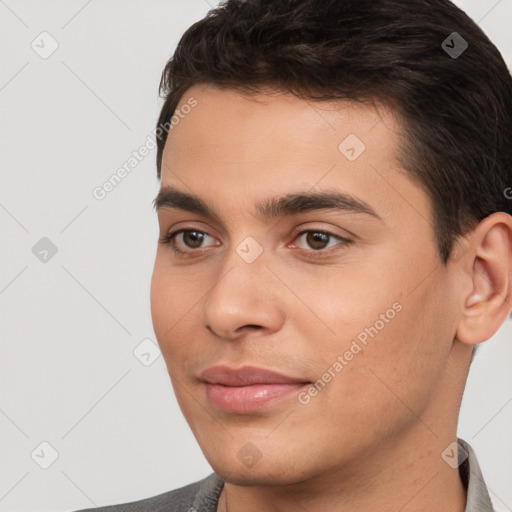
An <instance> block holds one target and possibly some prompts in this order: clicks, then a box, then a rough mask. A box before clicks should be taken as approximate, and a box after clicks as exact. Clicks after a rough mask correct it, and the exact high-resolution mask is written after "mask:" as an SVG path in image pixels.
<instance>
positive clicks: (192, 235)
mask: <svg viewBox="0 0 512 512" xmlns="http://www.w3.org/2000/svg"><path fill="white" fill-rule="evenodd" d="M203 238H204V233H200V232H199V231H187V232H186V233H184V240H185V244H186V245H188V246H189V247H193V248H195V247H201V242H202V241H203Z"/></svg>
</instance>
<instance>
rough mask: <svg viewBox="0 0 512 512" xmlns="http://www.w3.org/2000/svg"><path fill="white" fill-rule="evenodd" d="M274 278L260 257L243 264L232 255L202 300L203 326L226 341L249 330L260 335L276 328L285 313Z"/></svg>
mask: <svg viewBox="0 0 512 512" xmlns="http://www.w3.org/2000/svg"><path fill="white" fill-rule="evenodd" d="M276 281H277V279H276V278H275V276H274V275H273V274H272V272H271V271H270V270H269V269H268V268H267V267H266V265H265V262H264V259H263V258H261V257H260V258H259V259H258V260H256V261H255V262H253V263H246V262H245V261H244V260H242V259H241V258H240V257H239V256H238V254H236V253H234V254H232V255H231V256H230V257H229V258H228V259H227V260H226V261H225V264H224V265H223V266H222V271H221V272H219V275H218V278H217V282H216V284H215V285H214V286H213V288H212V289H211V290H210V292H209V293H208V295H207V296H206V298H205V301H204V303H203V319H204V320H203V321H204V325H205V326H206V328H207V329H208V330H209V331H211V332H212V333H213V334H215V335H216V336H217V337H220V338H223V339H227V340H235V339H237V338H240V337H242V336H243V335H245V334H246V333H248V332H251V331H261V334H262V335H264V334H269V333H272V332H276V331H278V330H279V329H280V328H281V327H282V325H283V322H284V319H285V313H284V308H283V304H282V303H281V302H280V301H279V299H278V296H277V293H279V291H280V289H279V283H278V282H276ZM281 291H282V290H281Z"/></svg>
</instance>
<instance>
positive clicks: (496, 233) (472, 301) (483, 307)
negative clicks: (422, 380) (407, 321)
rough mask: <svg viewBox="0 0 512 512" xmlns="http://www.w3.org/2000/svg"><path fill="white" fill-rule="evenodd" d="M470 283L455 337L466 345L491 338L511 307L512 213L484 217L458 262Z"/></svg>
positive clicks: (468, 240) (470, 236) (468, 239)
mask: <svg viewBox="0 0 512 512" xmlns="http://www.w3.org/2000/svg"><path fill="white" fill-rule="evenodd" d="M458 263H459V264H460V265H461V268H464V278H463V279H464V280H467V281H470V282H467V283H466V284H467V286H464V287H465V288H466V290H470V293H467V292H465V295H464V296H463V297H462V301H463V303H462V315H461V317H460V321H459V325H458V327H457V333H456V335H455V337H456V339H457V340H459V341H460V342H462V343H464V344H466V345H477V344H478V343H482V342H483V341H486V340H488V339H489V338H491V337H492V336H494V334H495V333H496V331H497V330H498V329H499V328H500V326H501V325H502V324H503V322H504V321H505V320H506V319H507V317H508V315H509V314H510V311H511V310H512V216H510V215H508V214H507V213H505V212H496V213H493V214H492V215H489V216H488V217H486V218H485V219H484V220H482V221H481V222H480V223H479V224H478V226H477V227H476V228H475V229H474V230H473V232H472V233H471V234H470V235H469V236H468V238H467V242H466V253H465V255H464V257H463V258H462V259H461V260H460V261H459V262H458Z"/></svg>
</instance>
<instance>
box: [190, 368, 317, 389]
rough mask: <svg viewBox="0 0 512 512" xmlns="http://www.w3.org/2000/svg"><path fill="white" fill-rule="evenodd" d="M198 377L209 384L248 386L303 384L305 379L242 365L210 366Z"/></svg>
mask: <svg viewBox="0 0 512 512" xmlns="http://www.w3.org/2000/svg"><path fill="white" fill-rule="evenodd" d="M199 379H200V380H202V381H204V382H207V383H209V384H221V385H223V386H250V385H253V384H305V383H306V382H308V381H306V380H305V379H301V378H297V377H290V376H288V375H284V374H282V373H279V372H276V371H273V370H266V369H265V368H256V367H253V366H243V367H242V368H230V367H229V366H212V367H211V368H208V369H207V370H205V371H204V372H202V373H201V375H200V376H199Z"/></svg>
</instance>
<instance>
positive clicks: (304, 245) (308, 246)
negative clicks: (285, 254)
mask: <svg viewBox="0 0 512 512" xmlns="http://www.w3.org/2000/svg"><path fill="white" fill-rule="evenodd" d="M297 240H299V241H301V243H299V244H297V243H296V241H297ZM351 243H352V240H349V239H348V238H343V237H341V236H339V235H335V234H334V233H331V232H329V231H320V230H316V229H310V230H305V231H301V232H300V233H298V234H297V237H296V238H295V240H294V243H293V245H294V246H297V247H298V248H300V249H305V250H307V251H314V252H321V251H323V252H330V251H325V249H329V248H331V247H333V246H336V245H349V244H351Z"/></svg>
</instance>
